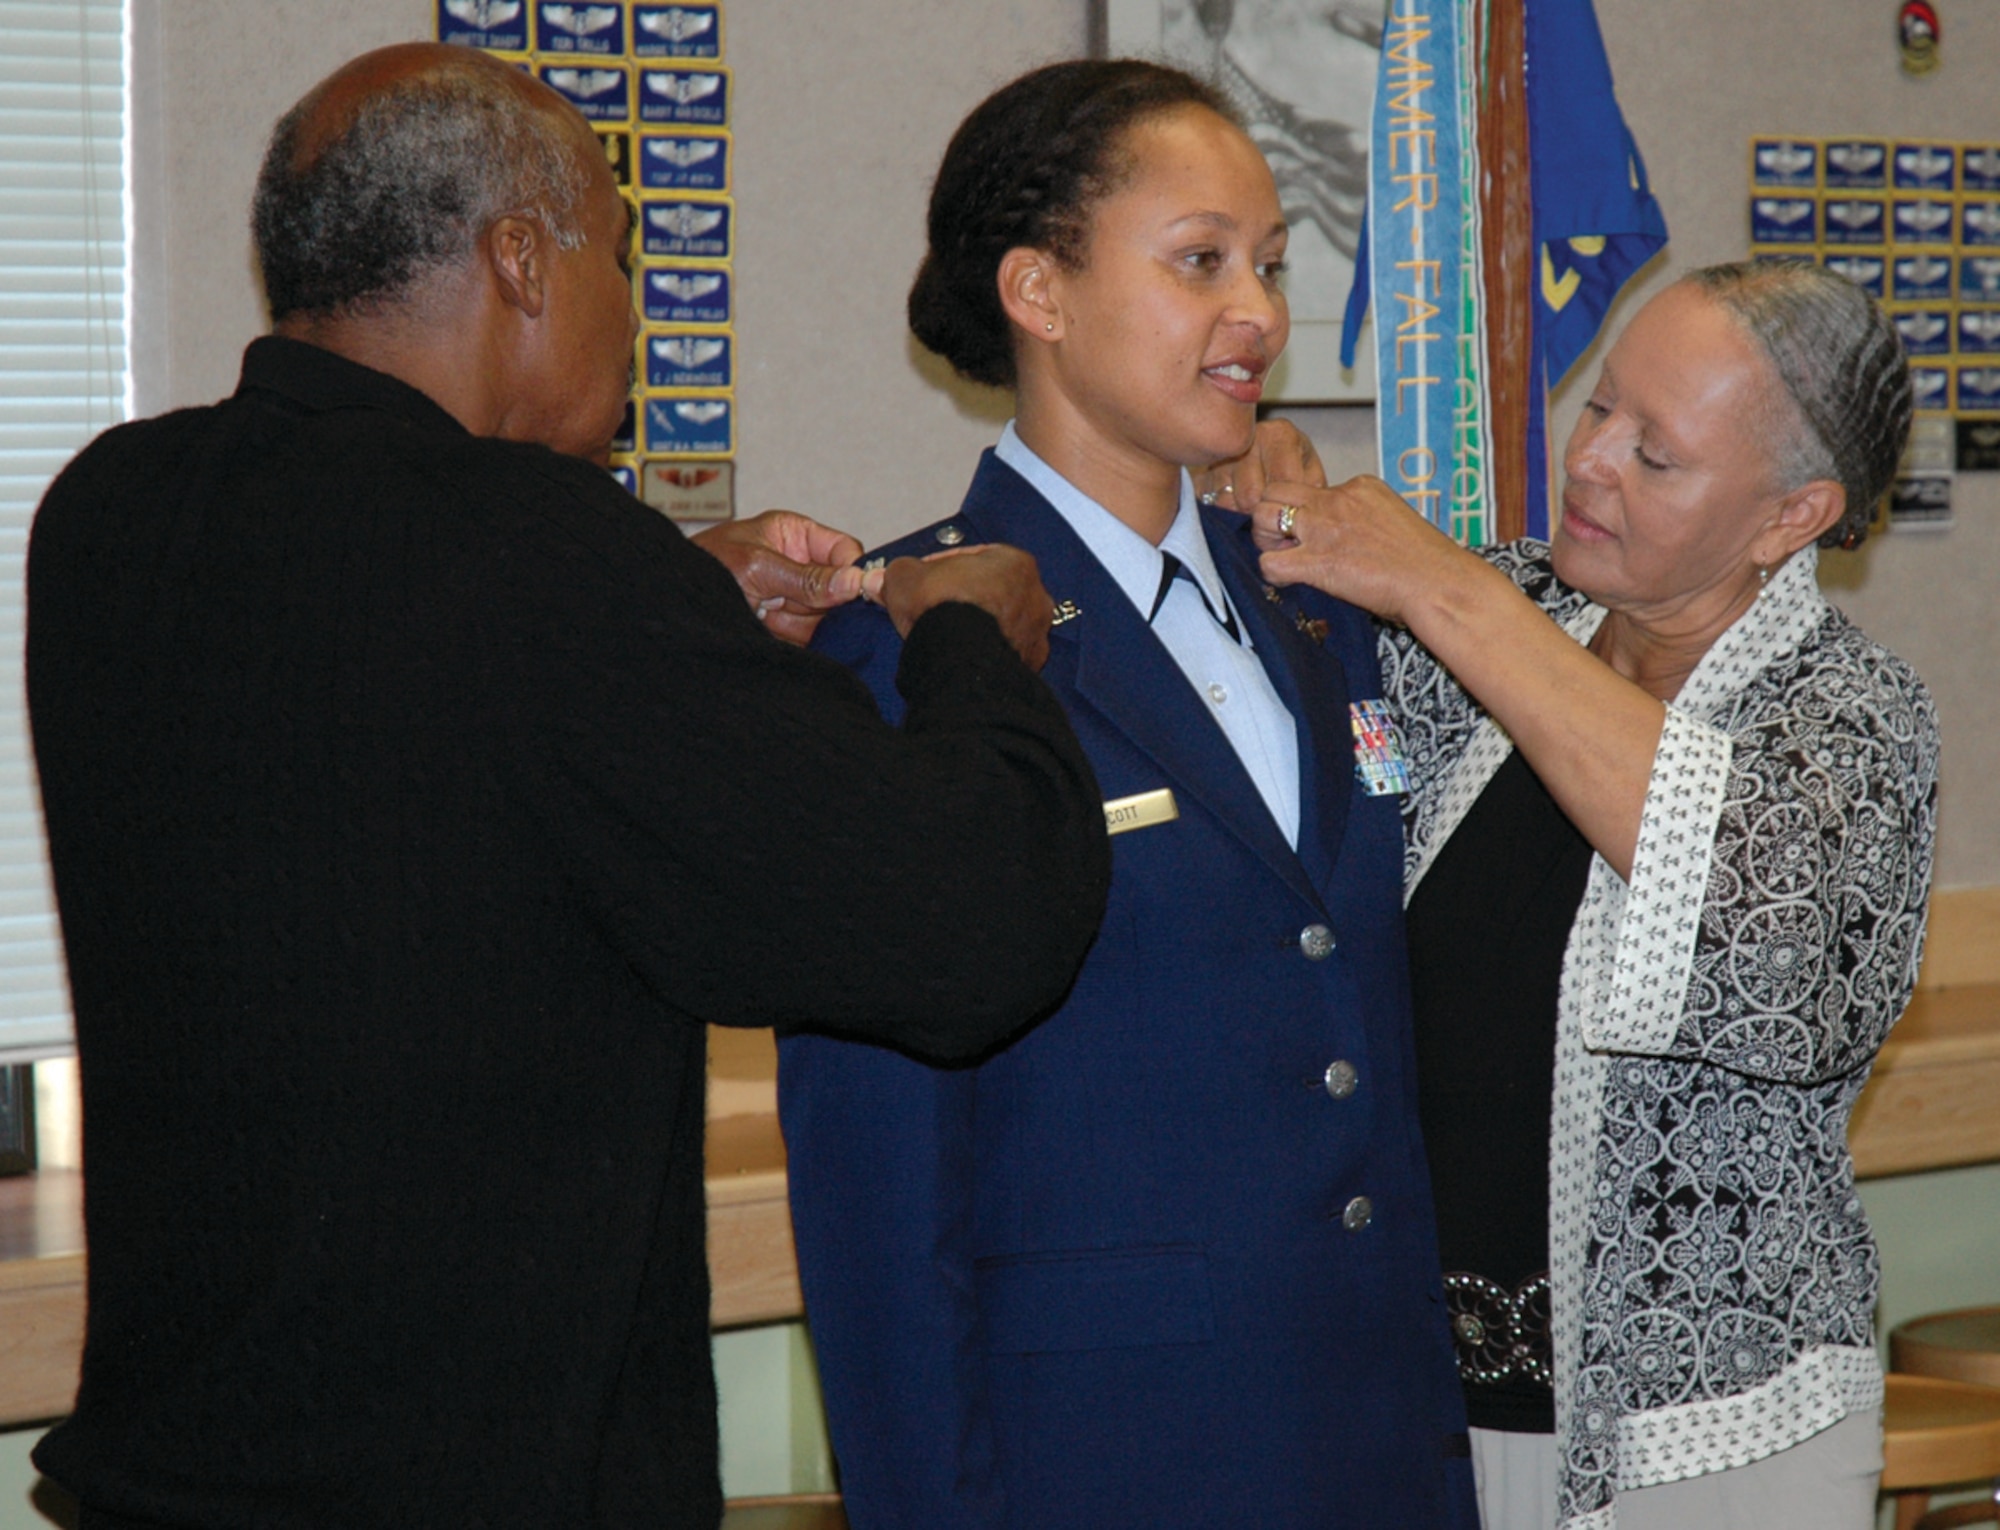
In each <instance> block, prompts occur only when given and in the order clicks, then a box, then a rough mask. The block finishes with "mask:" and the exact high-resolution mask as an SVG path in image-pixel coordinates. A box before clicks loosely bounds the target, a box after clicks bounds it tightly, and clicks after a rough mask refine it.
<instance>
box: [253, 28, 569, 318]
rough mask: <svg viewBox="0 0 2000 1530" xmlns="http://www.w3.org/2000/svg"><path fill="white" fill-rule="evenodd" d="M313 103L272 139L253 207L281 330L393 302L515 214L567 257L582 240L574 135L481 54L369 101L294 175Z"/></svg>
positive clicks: (460, 258) (287, 119)
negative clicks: (299, 321)
mask: <svg viewBox="0 0 2000 1530" xmlns="http://www.w3.org/2000/svg"><path fill="white" fill-rule="evenodd" d="M319 97H320V92H319V91H314V92H313V93H312V94H310V95H308V96H307V97H306V98H305V99H304V100H303V101H301V102H299V104H298V105H297V106H295V107H293V108H292V109H291V110H290V111H289V112H287V113H286V114H285V116H284V117H283V118H282V119H280V121H279V123H278V125H277V127H276V128H275V129H274V130H273V132H272V134H271V143H270V147H269V148H268V149H267V150H266V151H265V154H264V167H263V169H262V171H261V172H260V173H259V175H258V177H257V193H256V197H255V199H254V200H253V202H252V204H251V213H250V223H251V229H252V233H253V235H254V237H255V240H256V245H257V259H258V263H259V264H260V265H261V266H262V267H263V272H264V295H265V298H266V300H267V301H268V302H269V304H270V309H271V319H272V321H273V322H274V323H275V322H277V321H279V320H282V319H284V318H286V317H288V316H290V315H293V314H311V315H320V314H339V313H351V312H357V311H367V310H371V309H375V308H378V307H381V306H383V305H387V304H393V303H395V302H397V301H398V300H400V299H402V298H404V297H406V296H408V295H409V294H410V293H411V291H412V289H413V288H414V287H416V286H417V285H418V284H419V283H420V282H421V281H422V280H423V278H425V277H427V276H429V275H430V274H432V273H434V272H436V271H438V270H440V269H444V268H448V267H451V266H453V265H457V264H460V263H462V262H464V261H465V260H467V259H468V258H469V257H470V256H471V254H472V251H473V248H474V245H475V244H476V242H477V241H478V239H479V237H480V235H481V234H483V233H484V232H485V231H486V230H487V229H488V228H489V227H491V226H492V224H493V222H494V221H495V220H496V219H498V218H501V217H503V216H506V215H507V214H510V213H512V214H520V215H522V216H525V217H529V218H533V219H534V220H535V221H536V222H538V223H540V224H541V225H542V226H543V227H544V228H545V229H547V230H548V231H549V234H550V236H551V237H552V238H554V240H555V241H556V243H557V244H558V245H560V246H561V247H563V248H565V249H575V248H577V247H578V246H579V245H581V244H582V243H583V242H584V235H583V228H582V224H581V222H580V220H579V210H580V208H581V206H582V200H583V191H584V187H585V186H586V185H587V181H586V179H585V176H586V171H587V168H588V167H587V165H586V162H585V161H584V159H583V158H582V154H581V150H580V148H579V145H578V143H577V141H576V140H577V138H578V137H579V135H577V134H575V133H574V132H572V131H566V130H565V126H564V123H563V121H562V119H561V118H560V117H559V116H558V115H556V114H555V113H554V112H552V111H550V110H548V109H546V108H544V107H541V106H538V105H537V104H536V103H535V101H534V100H533V99H532V98H531V97H529V96H528V95H526V94H525V93H524V92H523V91H521V90H520V89H519V87H518V86H517V85H516V84H515V82H514V81H512V80H510V79H508V78H507V77H506V75H505V74H503V73H501V72H500V71H499V70H497V69H495V68H494V67H492V65H491V63H490V61H488V60H486V59H485V58H484V57H482V56H481V55H478V54H472V53H468V54H467V57H466V60H465V61H464V62H463V63H459V62H457V61H448V62H445V63H441V64H439V65H437V66H436V67H434V68H431V69H427V70H424V71H423V72H422V73H419V74H416V75H413V76H411V77H409V78H407V79H403V80H400V81H397V82H396V83H394V84H392V85H390V86H388V87H386V88H384V89H382V90H379V91H377V92H375V93H373V94H372V95H370V96H369V97H368V98H366V99H365V100H364V101H363V102H362V103H361V105H360V106H359V108H358V109H357V110H356V111H355V113H354V115H353V117H352V118H351V120H349V121H348V122H347V123H346V124H345V125H343V126H342V127H341V129H340V131H339V132H338V133H337V134H335V135H334V136H332V137H330V138H328V139H327V140H326V141H325V142H324V143H323V144H321V145H319V146H318V150H317V152H316V153H314V154H313V156H312V157H311V159H310V160H308V161H306V162H305V163H300V162H299V143H300V137H301V134H302V132H303V130H304V129H305V127H306V125H307V124H308V123H309V121H310V120H311V117H312V114H313V111H314V109H315V106H316V105H317V103H318V100H319Z"/></svg>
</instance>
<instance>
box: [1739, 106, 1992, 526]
mask: <svg viewBox="0 0 2000 1530" xmlns="http://www.w3.org/2000/svg"><path fill="white" fill-rule="evenodd" d="M1750 245H1751V252H1752V254H1753V255H1754V256H1756V257H1758V258H1762V259H1788V258H1789V259H1809V260H1816V261H1820V262H1822V263H1824V264H1825V265H1826V266H1827V267H1828V268H1829V269H1830V270H1834V271H1838V272H1840V273H1841V275H1843V276H1845V277H1847V278H1848V279H1849V280H1851V281H1853V282H1855V283H1856V284H1857V285H1859V286H1860V287H1862V288H1863V289H1864V290H1865V291H1867V292H1868V293H1869V294H1870V295H1871V296H1873V297H1874V298H1875V299H1877V300H1878V301H1879V302H1881V303H1882V305H1883V306H1884V308H1885V309H1886V310H1887V311H1888V313H1889V316H1890V320H1891V322H1892V323H1893V324H1894V325H1895V328H1896V333H1897V334H1898V336H1900V337H1901V339H1902V342H1903V348H1904V350H1905V351H1906V352H1907V353H1908V355H1909V359H1910V380H1911V386H1912V389H1913V391H1914V394H1915V403H1916V409H1917V418H1916V424H1915V427H1914V429H1913V431H1912V438H1911V442H1910V450H1909V454H1908V455H1907V457H1906V458H1905V460H1904V464H1903V471H1902V473H1901V474H1900V475H1899V477H1898V480H1897V483H1896V486H1895V489H1894V492H1893V494H1892V497H1891V501H1890V519H1891V523H1892V524H1893V525H1897V526H1929V527H1942V526H1946V525H1949V524H1950V520H1951V499H1952V483H1953V475H1954V472H1956V471H1986V470H1990V469H1992V468H1994V467H1995V466H2000V144H1989V143H1952V142H1938V141H1934V140H1929V139H1921V140H1898V139H1884V138H1780V137H1771V138H1765V137H1759V138H1755V139H1752V140H1751V145H1750Z"/></svg>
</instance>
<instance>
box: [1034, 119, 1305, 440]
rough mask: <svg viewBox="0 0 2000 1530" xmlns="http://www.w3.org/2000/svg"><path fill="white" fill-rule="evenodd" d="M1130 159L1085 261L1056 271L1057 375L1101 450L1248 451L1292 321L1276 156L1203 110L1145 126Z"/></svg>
mask: <svg viewBox="0 0 2000 1530" xmlns="http://www.w3.org/2000/svg"><path fill="white" fill-rule="evenodd" d="M1119 158H1120V161H1121V162H1122V166H1123V168H1124V171H1125V173H1124V175H1123V177H1122V178H1121V179H1120V180H1119V182H1118V183H1117V185H1116V186H1115V187H1114V189H1112V190H1111V191H1110V192H1109V193H1108V194H1106V195H1105V196H1104V197H1103V198H1102V199H1101V200H1099V201H1098V202H1097V204H1096V205H1095V207H1094V208H1093V209H1092V212H1091V218H1090V225H1089V230H1088V237H1087V242H1086V245H1085V249H1084V255H1083V264H1082V266H1081V268H1080V269H1077V270H1066V269H1063V268H1062V267H1061V266H1060V265H1054V266H1053V267H1052V269H1051V271H1050V274H1049V277H1048V295H1049V297H1050V299H1051V301H1052V302H1053V304H1054V306H1055V310H1056V313H1057V323H1058V324H1059V326H1060V334H1059V337H1058V339H1057V341H1056V343H1055V345H1054V346H1053V348H1052V349H1053V355H1052V356H1051V358H1050V359H1051V361H1052V363H1053V366H1052V368H1051V380H1052V381H1053V382H1054V384H1055V386H1056V389H1057V390H1058V391H1059V393H1060V394H1061V397H1062V400H1063V403H1064V405H1065V406H1066V412H1068V413H1069V414H1070V415H1071V417H1072V424H1073V425H1075V426H1078V427H1081V428H1082V429H1084V430H1085V431H1087V432H1089V433H1091V434H1094V435H1095V436H1096V437H1097V438H1098V440H1097V445H1098V447H1099V449H1100V450H1102V449H1106V448H1108V449H1109V450H1110V452H1111V453H1112V454H1113V455H1120V456H1122V455H1130V456H1133V457H1138V458H1147V459H1151V460H1152V461H1153V462H1155V463H1164V464H1169V465H1171V466H1173V467H1175V468H1179V467H1183V466H1193V465H1198V464H1205V463H1210V462H1217V461H1221V460H1222V459H1224V458H1227V457H1234V456H1238V455H1240V454H1241V453H1242V452H1244V451H1246V450H1247V449H1248V448H1249V446H1250V441H1251V437H1252V433H1253V432H1254V430H1255V427H1256V407H1257V402H1258V400H1259V399H1261V398H1262V397H1263V392H1264V377H1265V374H1266V372H1267V371H1268V370H1269V368H1270V366H1271V364H1272V363H1273V362H1274V361H1276V360H1277V358H1278V354H1279V352H1281V351H1282V350H1283V349H1284V347H1285V339H1286V336H1287V335H1288V333H1289V332H1290V327H1291V319H1290V315H1289V312H1288V310H1287V308H1286V305H1285V296H1284V293H1283V291H1282V290H1281V288H1280V287H1279V283H1278V278H1279V274H1280V272H1281V271H1282V270H1283V264H1284V254H1285V239H1286V233H1285V220H1284V214H1283V213H1282V211H1281V210H1280V208H1279V204H1278V191H1277V187H1276V185H1275V184H1274V183H1273V181H1272V179H1271V171H1270V168H1269V166H1267V165H1266V164H1265V162H1264V156H1263V155H1262V154H1260V153H1259V152H1258V150H1257V147H1256V145H1255V144H1253V143H1251V141H1250V139H1249V138H1248V137H1247V136H1245V134H1244V133H1243V132H1242V131H1241V130H1240V129H1238V128H1237V127H1235V126H1234V125H1233V124H1231V123H1229V122H1227V121H1226V120H1224V119H1223V118H1221V117H1219V116H1217V115H1216V114H1215V113H1213V112H1211V111H1208V110H1207V109H1205V108H1202V107H1198V106H1185V107H1179V108H1176V109H1174V110H1172V111H1170V112H1166V113H1163V114H1161V115H1158V116H1155V117H1150V118H1146V119H1144V120H1142V121H1140V122H1138V123H1137V124H1135V125H1134V126H1133V127H1132V128H1131V129H1130V130H1129V131H1128V133H1127V135H1126V138H1125V142H1124V143H1123V144H1122V145H1121V153H1120V156H1119Z"/></svg>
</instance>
